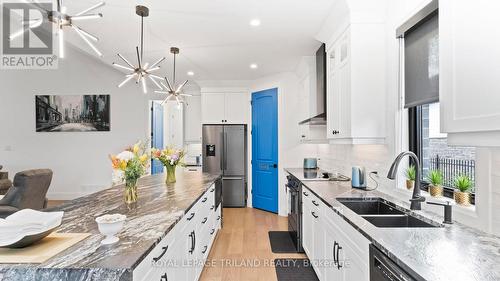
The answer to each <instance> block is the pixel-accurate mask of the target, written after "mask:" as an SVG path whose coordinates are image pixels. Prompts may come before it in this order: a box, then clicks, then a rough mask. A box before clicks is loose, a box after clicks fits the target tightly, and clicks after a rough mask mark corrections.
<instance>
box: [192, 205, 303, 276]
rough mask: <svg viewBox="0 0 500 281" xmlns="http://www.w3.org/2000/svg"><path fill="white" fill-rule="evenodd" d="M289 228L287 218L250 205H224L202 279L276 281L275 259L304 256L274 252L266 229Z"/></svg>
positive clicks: (301, 256) (301, 255)
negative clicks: (227, 206) (229, 206)
mask: <svg viewBox="0 0 500 281" xmlns="http://www.w3.org/2000/svg"><path fill="white" fill-rule="evenodd" d="M271 230H288V221H287V218H286V217H280V216H278V215H276V214H273V213H268V212H265V211H261V210H258V209H252V208H237V209H236V208H225V209H224V228H222V229H221V231H219V234H218V235H217V240H216V241H215V242H214V246H213V247H212V250H211V252H210V255H209V257H208V260H209V262H210V263H209V264H215V266H207V267H205V269H204V270H203V273H202V274H201V278H200V280H201V281H235V280H238V281H275V280H276V272H275V269H274V267H273V266H272V262H273V261H274V259H276V258H304V257H305V255H304V254H274V253H273V252H272V251H271V244H270V242H269V236H268V232H269V231H271Z"/></svg>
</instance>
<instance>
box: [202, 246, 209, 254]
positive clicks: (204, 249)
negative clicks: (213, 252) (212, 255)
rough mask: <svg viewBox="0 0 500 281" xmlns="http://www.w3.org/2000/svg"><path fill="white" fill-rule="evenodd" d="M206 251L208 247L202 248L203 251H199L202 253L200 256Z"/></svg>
mask: <svg viewBox="0 0 500 281" xmlns="http://www.w3.org/2000/svg"><path fill="white" fill-rule="evenodd" d="M207 250H208V246H205V247H204V248H203V251H201V253H202V254H204V253H206V252H207Z"/></svg>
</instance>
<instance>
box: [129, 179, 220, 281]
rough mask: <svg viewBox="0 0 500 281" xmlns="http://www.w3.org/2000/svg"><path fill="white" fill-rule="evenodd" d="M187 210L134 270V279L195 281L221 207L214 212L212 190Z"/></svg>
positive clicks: (215, 229)
mask: <svg viewBox="0 0 500 281" xmlns="http://www.w3.org/2000/svg"><path fill="white" fill-rule="evenodd" d="M214 189H215V187H214V186H212V187H211V188H209V190H208V191H207V192H206V193H205V194H204V195H203V196H202V197H201V198H200V199H199V200H198V201H197V202H196V203H195V204H194V205H193V207H191V209H190V210H189V211H188V212H187V213H186V214H185V215H184V217H183V218H182V219H181V220H180V221H179V222H178V223H177V224H176V225H175V226H174V228H173V229H172V230H171V231H170V232H169V233H168V234H167V236H165V237H164V238H163V239H162V240H161V241H160V242H159V243H158V245H157V246H156V247H155V248H154V249H153V250H152V251H151V252H150V254H149V255H148V256H147V257H146V258H145V259H144V260H143V261H142V262H141V263H140V264H139V265H138V266H137V267H136V268H135V269H134V271H133V278H134V280H141V281H149V280H160V281H166V280H185V281H195V280H198V279H199V277H200V275H201V272H202V271H203V266H204V262H205V261H206V259H207V257H208V253H209V251H210V248H211V246H212V244H213V240H214V238H215V236H216V235H217V232H218V230H219V229H220V226H221V224H220V223H221V220H222V218H221V208H222V206H219V207H218V208H217V211H215V210H214V209H215V206H214V199H215V198H214V194H215V193H214V191H213V190H214Z"/></svg>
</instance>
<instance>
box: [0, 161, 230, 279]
mask: <svg viewBox="0 0 500 281" xmlns="http://www.w3.org/2000/svg"><path fill="white" fill-rule="evenodd" d="M176 176H177V182H176V183H174V184H169V185H166V184H165V175H164V174H160V175H153V176H146V177H143V178H141V179H140V180H139V182H138V194H139V200H138V202H137V203H136V204H135V205H132V206H127V205H126V204H125V203H124V202H123V188H124V187H123V185H118V186H115V187H112V188H109V189H106V190H103V191H100V192H97V193H94V194H91V195H88V196H85V197H81V198H77V199H75V200H73V201H70V202H67V203H65V204H63V205H61V206H58V207H56V208H53V209H51V210H52V211H64V217H63V222H62V225H61V226H60V227H59V229H58V230H57V231H58V232H63V233H90V234H91V235H90V236H89V237H88V238H86V239H85V240H83V241H81V242H79V243H77V244H76V245H74V246H72V247H70V248H68V249H66V250H64V251H63V252H61V253H59V254H58V255H56V256H54V257H52V258H50V259H49V260H47V261H46V262H44V263H42V264H0V280H1V281H14V280H16V281H18V280H24V281H28V280H33V281H35V280H36V281H45V280H47V281H49V280H50V281H54V280H79V281H87V280H120V281H126V280H160V277H161V276H165V277H166V276H167V273H166V270H167V269H166V268H165V266H164V267H162V266H156V267H155V266H152V264H153V262H152V259H151V258H150V257H151V256H155V257H159V256H160V255H161V256H165V257H167V256H168V253H167V254H166V253H165V251H166V250H165V249H164V248H168V246H170V249H171V250H172V251H173V250H174V249H177V250H178V251H182V252H183V253H184V252H186V253H187V252H190V253H189V254H190V255H192V258H193V259H198V258H202V257H203V256H205V257H206V256H207V255H208V252H209V250H210V246H211V243H212V242H213V238H214V237H215V235H216V234H217V229H218V228H219V227H220V225H221V220H222V218H221V213H220V212H221V209H222V207H221V206H215V204H216V201H215V197H216V196H215V195H216V194H217V191H216V188H215V183H216V182H218V180H219V179H220V176H217V175H210V174H206V173H202V172H199V171H185V170H183V169H177V174H176ZM205 205H206V207H205ZM210 211H211V212H210ZM112 213H120V214H124V215H126V216H127V219H126V222H125V225H124V228H123V229H122V231H121V232H120V233H118V235H117V236H118V237H119V238H120V241H119V242H117V243H115V244H112V245H106V246H105V245H101V243H100V242H101V240H102V239H104V236H103V235H101V234H100V233H99V230H98V229H97V224H96V222H95V218H96V217H98V216H101V215H104V214H112ZM186 214H188V215H186ZM212 217H214V218H213V219H212ZM195 224H196V225H195ZM174 230H175V231H174ZM182 231H187V233H188V234H189V237H190V238H193V237H192V236H194V235H195V234H194V233H195V232H196V234H199V235H198V236H199V237H200V236H201V237H202V238H199V239H197V240H196V242H195V241H193V239H191V240H189V241H187V242H185V241H183V240H187V239H188V234H186V235H185V237H184V233H182ZM205 232H206V233H205ZM205 234H206V235H205ZM180 235H182V239H183V240H182V241H179V240H180V239H177V241H175V246H176V247H174V245H173V244H174V239H175V238H176V236H180ZM205 236H207V237H206V238H203V237H205ZM164 243H171V244H172V245H163V244H164ZM194 243H204V244H203V245H201V244H200V245H199V246H196V245H198V244H194ZM177 246H179V247H177ZM183 247H187V248H188V249H187V250H186V251H184V249H183ZM198 252H199V255H198V256H197V255H196V253H198ZM177 255H178V256H179V257H180V258H182V257H181V254H180V253H177ZM150 259H151V260H150ZM154 261H155V262H157V261H159V260H157V259H155V260H154ZM160 262H161V261H160ZM180 268H181V267H180V266H179V267H176V268H175V269H173V270H174V271H175V272H169V275H170V276H168V278H169V279H168V280H170V279H171V278H173V277H171V276H172V275H175V276H177V277H179V279H177V278H174V279H177V280H189V279H196V278H197V276H192V275H193V274H195V273H197V274H199V273H201V270H200V269H199V268H197V270H187V271H191V273H190V272H181V270H180ZM201 269H202V268H201ZM168 270H169V271H170V270H171V269H168ZM193 272H195V273H193ZM184 274H187V275H188V276H190V277H189V278H188V277H186V276H185V275H184ZM181 275H182V277H181ZM157 277H158V279H157ZM181 278H182V279H181ZM184 278H186V279H184ZM174 279H172V280H174Z"/></svg>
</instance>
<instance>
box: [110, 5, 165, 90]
mask: <svg viewBox="0 0 500 281" xmlns="http://www.w3.org/2000/svg"><path fill="white" fill-rule="evenodd" d="M135 13H136V14H137V15H138V16H140V17H141V45H140V50H139V46H137V47H135V52H136V55H137V66H135V65H132V64H131V63H130V62H129V61H128V60H127V59H126V58H125V57H124V56H122V55H121V54H118V57H119V58H120V59H122V60H123V61H124V62H125V63H126V64H127V65H121V64H117V63H114V62H113V65H114V66H115V67H117V68H121V69H125V70H128V71H131V72H130V73H128V74H126V75H125V80H123V81H122V82H121V83H120V84H119V85H118V88H121V87H122V86H123V85H125V84H126V83H127V82H129V81H130V80H132V79H135V80H136V83H137V84H138V83H139V82H140V83H141V84H142V91H143V92H144V94H147V93H148V89H147V84H146V78H149V79H150V80H151V81H152V82H153V84H155V85H156V86H157V87H158V88H159V89H161V88H162V87H161V86H160V84H158V82H156V80H154V79H153V78H157V79H162V78H161V77H160V76H156V75H153V74H152V72H154V71H156V70H158V69H160V66H159V65H160V63H161V62H162V61H164V60H165V58H164V57H163V58H160V59H159V60H157V61H156V62H155V63H153V64H152V65H151V66H150V65H149V63H144V60H143V56H144V18H145V17H147V16H149V9H148V7H145V6H140V5H138V6H136V7H135Z"/></svg>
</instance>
